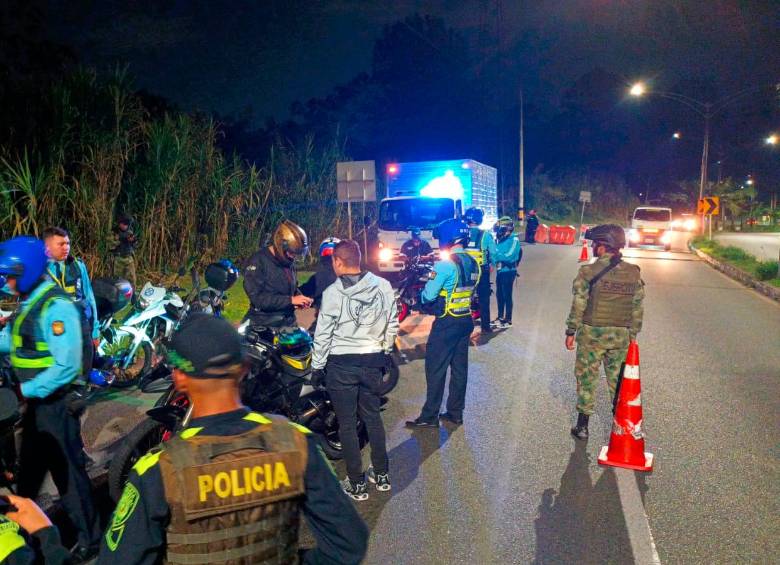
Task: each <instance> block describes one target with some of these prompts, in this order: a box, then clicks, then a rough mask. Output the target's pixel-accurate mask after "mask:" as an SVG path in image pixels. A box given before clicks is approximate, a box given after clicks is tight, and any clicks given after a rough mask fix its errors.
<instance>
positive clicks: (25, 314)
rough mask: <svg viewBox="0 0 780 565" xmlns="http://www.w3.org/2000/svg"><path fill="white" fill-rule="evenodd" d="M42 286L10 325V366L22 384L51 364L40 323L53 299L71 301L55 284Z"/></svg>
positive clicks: (52, 360) (46, 283)
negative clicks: (40, 290)
mask: <svg viewBox="0 0 780 565" xmlns="http://www.w3.org/2000/svg"><path fill="white" fill-rule="evenodd" d="M43 285H44V289H43V290H42V292H40V293H39V294H38V295H37V296H36V297H35V299H34V300H33V302H30V303H27V304H26V305H25V307H24V309H23V310H22V311H21V312H19V314H17V316H16V318H15V319H14V321H13V326H11V366H12V367H13V369H14V372H15V373H16V376H17V377H18V379H19V380H20V381H22V382H25V381H29V380H31V379H33V378H35V376H36V375H37V374H38V373H40V372H41V371H43V370H45V369H48V368H49V367H51V366H53V365H54V356H53V355H52V354H51V351H50V350H49V345H48V344H47V343H46V337H45V335H44V333H43V331H44V329H43V328H42V327H41V324H40V320H41V318H42V317H43V316H44V315H45V314H46V309H47V308H48V307H49V305H50V304H51V303H52V301H53V300H56V299H58V298H60V299H65V300H70V299H69V298H68V295H67V294H65V293H64V292H63V291H62V290H61V289H60V287H58V286H57V285H56V284H54V283H52V282H44V283H43Z"/></svg>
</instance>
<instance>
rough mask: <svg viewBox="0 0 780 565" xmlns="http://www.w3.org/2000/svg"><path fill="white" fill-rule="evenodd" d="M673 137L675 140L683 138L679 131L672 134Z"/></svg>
mask: <svg viewBox="0 0 780 565" xmlns="http://www.w3.org/2000/svg"><path fill="white" fill-rule="evenodd" d="M672 137H673V138H675V139H680V138H681V137H682V134H681V133H680V132H679V131H676V132H674V133H673V134H672Z"/></svg>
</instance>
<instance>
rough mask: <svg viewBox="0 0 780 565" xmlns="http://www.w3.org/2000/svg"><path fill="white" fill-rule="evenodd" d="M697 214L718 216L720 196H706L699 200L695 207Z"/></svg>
mask: <svg viewBox="0 0 780 565" xmlns="http://www.w3.org/2000/svg"><path fill="white" fill-rule="evenodd" d="M696 213H697V214H699V215H706V216H719V215H720V197H719V196H707V197H705V198H702V199H701V200H699V205H698V207H697V211H696Z"/></svg>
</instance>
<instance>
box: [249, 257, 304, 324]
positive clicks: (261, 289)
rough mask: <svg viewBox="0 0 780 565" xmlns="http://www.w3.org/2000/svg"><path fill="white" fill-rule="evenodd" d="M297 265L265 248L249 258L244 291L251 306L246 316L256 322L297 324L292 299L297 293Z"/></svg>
mask: <svg viewBox="0 0 780 565" xmlns="http://www.w3.org/2000/svg"><path fill="white" fill-rule="evenodd" d="M297 288H298V281H297V277H296V274H295V268H294V267H293V266H292V265H288V264H284V263H282V262H281V261H279V260H278V259H276V257H274V256H273V255H272V254H271V252H270V251H269V250H268V248H267V247H264V248H263V249H261V250H260V251H258V252H257V253H255V254H254V255H252V256H251V257H250V258H249V261H247V263H246V268H245V270H244V290H245V291H246V294H247V296H248V297H249V302H251V306H250V307H249V311H248V312H247V313H246V316H245V317H246V318H247V319H249V320H250V322H251V323H252V324H253V325H258V326H267V327H276V328H278V327H282V326H295V325H296V320H295V308H294V307H293V305H292V301H291V298H292V297H293V296H294V295H295V294H297Z"/></svg>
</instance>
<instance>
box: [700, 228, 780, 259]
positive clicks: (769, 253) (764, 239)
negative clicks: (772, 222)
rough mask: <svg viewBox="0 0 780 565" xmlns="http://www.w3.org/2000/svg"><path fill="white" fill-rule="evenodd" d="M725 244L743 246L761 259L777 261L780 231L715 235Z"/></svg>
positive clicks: (779, 252)
mask: <svg viewBox="0 0 780 565" xmlns="http://www.w3.org/2000/svg"><path fill="white" fill-rule="evenodd" d="M714 237H715V239H716V240H718V242H720V243H721V244H723V245H734V246H736V247H741V248H742V249H744V250H745V251H747V252H748V253H750V254H751V255H754V256H755V257H756V258H757V259H760V260H761V261H777V257H778V255H780V233H719V234H717V235H715V236H714Z"/></svg>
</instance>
